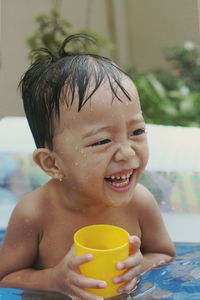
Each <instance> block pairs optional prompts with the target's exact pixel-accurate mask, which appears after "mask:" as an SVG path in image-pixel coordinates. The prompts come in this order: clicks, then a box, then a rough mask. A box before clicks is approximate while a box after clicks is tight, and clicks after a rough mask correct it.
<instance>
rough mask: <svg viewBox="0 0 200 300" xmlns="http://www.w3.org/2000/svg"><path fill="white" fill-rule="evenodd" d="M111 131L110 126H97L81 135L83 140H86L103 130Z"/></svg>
mask: <svg viewBox="0 0 200 300" xmlns="http://www.w3.org/2000/svg"><path fill="white" fill-rule="evenodd" d="M109 129H111V126H104V125H103V124H102V125H100V124H99V125H97V128H93V129H89V130H88V131H87V132H85V133H84V134H83V138H87V137H89V136H93V135H96V134H97V133H99V132H101V131H105V130H109Z"/></svg>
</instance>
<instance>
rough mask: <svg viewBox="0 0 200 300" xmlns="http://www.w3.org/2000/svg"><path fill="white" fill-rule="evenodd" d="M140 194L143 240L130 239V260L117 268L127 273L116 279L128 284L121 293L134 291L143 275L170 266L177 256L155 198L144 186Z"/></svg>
mask: <svg viewBox="0 0 200 300" xmlns="http://www.w3.org/2000/svg"><path fill="white" fill-rule="evenodd" d="M137 194H138V195H139V196H138V197H137V199H135V201H136V203H135V209H137V212H138V220H139V224H140V228H141V240H140V239H139V238H138V237H137V236H130V237H129V242H130V245H131V252H130V256H129V257H128V259H126V260H125V261H123V262H120V263H119V264H118V266H117V267H118V269H120V270H123V269H128V271H127V272H125V273H124V274H123V275H122V276H120V277H118V278H115V279H114V282H115V283H120V282H127V281H128V284H125V285H124V286H122V287H121V288H120V290H119V291H120V292H128V291H130V290H132V289H133V288H134V286H135V285H136V283H137V279H138V277H139V276H140V275H141V274H142V273H144V272H146V271H148V270H150V269H152V268H155V267H157V266H159V265H162V264H165V263H168V262H169V261H171V260H172V259H173V258H174V257H175V255H176V250H175V247H174V245H173V243H172V241H171V239H170V237H169V235H168V233H167V230H166V228H165V225H164V222H163V220H162V216H161V213H160V209H159V207H158V204H157V202H156V200H155V199H154V197H153V195H152V194H151V193H150V192H149V191H148V190H147V189H146V188H144V187H143V186H141V185H140V186H139V187H138V189H137Z"/></svg>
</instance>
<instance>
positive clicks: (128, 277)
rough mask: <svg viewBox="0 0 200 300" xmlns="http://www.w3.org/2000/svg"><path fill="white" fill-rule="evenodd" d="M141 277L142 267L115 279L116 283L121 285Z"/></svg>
mask: <svg viewBox="0 0 200 300" xmlns="http://www.w3.org/2000/svg"><path fill="white" fill-rule="evenodd" d="M140 275H141V266H140V265H139V266H138V267H135V268H131V269H129V270H128V271H127V272H125V273H123V274H122V275H121V276H116V277H114V278H113V282H114V283H117V284H118V283H121V282H126V281H130V280H133V278H136V277H139V276H140Z"/></svg>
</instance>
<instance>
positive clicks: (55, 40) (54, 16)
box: [27, 6, 113, 59]
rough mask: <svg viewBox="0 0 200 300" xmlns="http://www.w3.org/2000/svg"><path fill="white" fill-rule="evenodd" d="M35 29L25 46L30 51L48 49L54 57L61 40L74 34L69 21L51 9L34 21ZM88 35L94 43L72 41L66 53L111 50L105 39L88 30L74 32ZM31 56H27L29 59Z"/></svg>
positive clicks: (57, 11)
mask: <svg viewBox="0 0 200 300" xmlns="http://www.w3.org/2000/svg"><path fill="white" fill-rule="evenodd" d="M35 21H36V24H37V28H36V31H35V33H34V34H33V35H31V36H30V37H28V38H27V44H28V46H29V48H30V49H31V50H34V49H38V48H48V49H50V50H51V52H52V53H53V54H54V55H55V56H56V55H57V51H58V49H59V48H60V45H61V44H62V42H63V40H64V39H65V38H67V37H68V36H69V35H71V34H74V32H73V31H72V25H71V23H70V22H69V21H67V20H66V19H65V18H63V17H62V16H61V15H60V13H59V10H58V9H56V6H55V7H54V9H52V10H51V11H50V12H49V13H48V14H41V15H39V16H37V17H36V19H35ZM77 33H79V34H88V35H90V36H91V37H92V38H93V40H94V42H95V43H92V42H91V40H89V39H85V40H84V42H83V40H82V41H81V42H80V41H78V40H76V41H75V40H74V41H73V43H72V44H71V45H70V46H71V48H69V45H68V51H71V50H74V51H77V50H79V51H84V52H89V53H94V54H97V53H98V54H99V53H102V52H103V51H105V50H112V48H113V45H112V44H111V43H110V42H108V41H107V39H106V38H105V37H103V36H101V35H99V34H97V33H95V32H93V31H91V30H90V29H88V28H84V29H81V30H79V31H78V32H76V34H77ZM31 57H32V54H30V55H29V59H31Z"/></svg>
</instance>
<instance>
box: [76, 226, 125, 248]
mask: <svg viewBox="0 0 200 300" xmlns="http://www.w3.org/2000/svg"><path fill="white" fill-rule="evenodd" d="M106 226H108V227H114V228H117V229H118V230H120V231H122V232H124V233H125V234H127V242H125V243H123V244H122V245H120V246H118V247H113V248H111V249H97V248H91V247H86V246H84V245H82V244H81V243H79V242H78V240H77V235H78V234H79V232H80V231H82V230H85V229H86V228H88V227H90V228H92V227H106ZM128 237H129V233H128V231H126V230H125V229H124V228H122V227H119V226H116V225H109V224H93V225H87V226H84V227H81V228H80V229H78V230H77V231H76V232H75V234H74V243H75V244H77V245H78V246H79V247H82V248H83V249H85V250H88V251H90V250H91V251H93V252H94V251H96V252H105V251H106V252H111V251H113V250H119V249H121V248H123V247H125V246H127V245H128V244H129V241H128Z"/></svg>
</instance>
